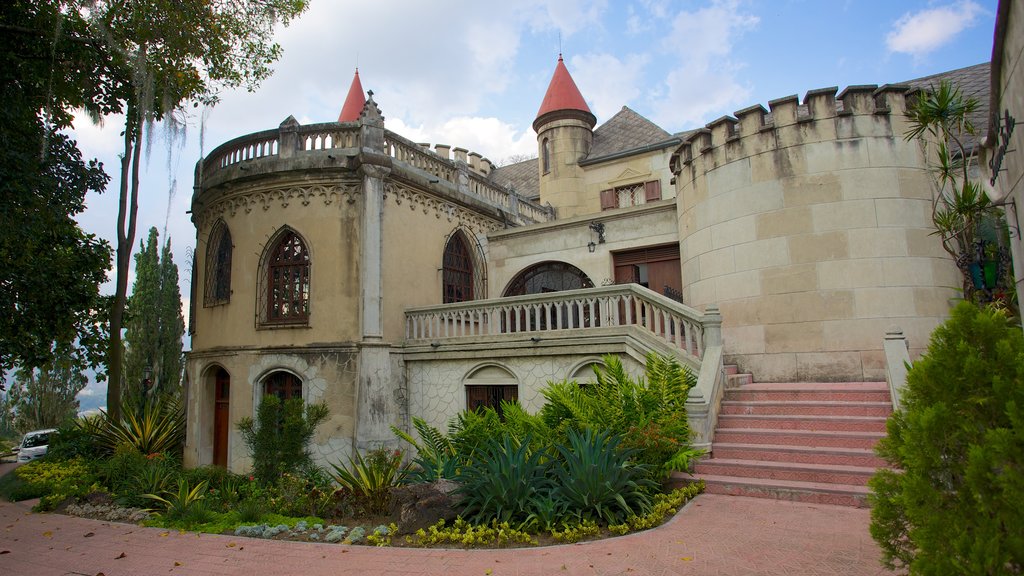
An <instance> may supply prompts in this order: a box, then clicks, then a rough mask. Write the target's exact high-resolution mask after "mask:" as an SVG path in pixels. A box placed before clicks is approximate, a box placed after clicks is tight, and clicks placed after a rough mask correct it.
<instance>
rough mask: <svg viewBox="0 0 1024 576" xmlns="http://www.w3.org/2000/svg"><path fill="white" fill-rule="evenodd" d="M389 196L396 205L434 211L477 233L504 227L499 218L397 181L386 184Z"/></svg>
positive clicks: (435, 214)
mask: <svg viewBox="0 0 1024 576" xmlns="http://www.w3.org/2000/svg"><path fill="white" fill-rule="evenodd" d="M388 198H391V199H392V200H393V201H394V203H395V206H407V207H408V208H409V210H412V211H416V210H420V211H422V212H423V213H424V214H431V213H433V214H434V217H435V218H438V219H440V218H445V219H446V220H448V221H449V222H458V223H460V224H462V225H463V226H465V227H467V228H469V229H470V230H472V231H473V232H475V233H477V234H486V233H488V232H493V231H495V230H501V229H502V228H503V227H504V226H503V224H502V223H501V222H499V221H497V220H494V219H491V218H486V217H484V216H481V215H480V214H478V213H476V212H473V211H471V210H467V209H466V208H463V207H462V206H459V205H458V204H454V203H452V202H445V201H444V200H441V199H440V198H437V197H435V196H432V195H430V194H426V193H424V192H421V191H419V190H415V189H413V188H410V187H408V186H403V185H402V184H398V183H395V182H387V183H386V184H385V185H384V200H387V199H388Z"/></svg>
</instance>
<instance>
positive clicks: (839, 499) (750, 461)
mask: <svg viewBox="0 0 1024 576" xmlns="http://www.w3.org/2000/svg"><path fill="white" fill-rule="evenodd" d="M727 373H728V374H729V376H728V378H729V380H728V384H729V385H730V388H729V389H727V390H726V391H725V397H724V398H723V400H722V406H721V411H720V412H719V416H718V427H717V428H716V429H715V437H714V441H713V443H712V446H711V450H712V451H711V457H710V458H705V459H703V460H701V461H700V462H699V463H698V464H697V465H696V469H695V471H694V474H695V476H696V478H699V479H703V480H704V482H705V484H706V486H707V492H709V493H713V494H732V495H738V496H754V497H759V498H775V499H780V500H796V501H800V502H814V503H819V504H840V505H845V506H858V507H864V506H866V505H867V493H868V488H867V481H868V479H869V478H870V477H871V476H872V475H873V474H874V473H875V470H876V469H877V468H878V467H880V466H883V465H884V464H885V462H884V461H883V460H882V459H881V458H878V457H877V456H875V454H874V451H873V448H874V446H875V443H876V442H878V440H879V439H880V438H882V437H883V436H884V435H885V420H886V418H887V417H888V416H889V414H890V413H891V412H892V404H891V402H890V399H889V388H888V385H887V384H886V383H885V382H840V383H787V384H779V383H754V382H752V378H750V375H749V374H736V373H735V368H734V367H727ZM733 386H735V387H733Z"/></svg>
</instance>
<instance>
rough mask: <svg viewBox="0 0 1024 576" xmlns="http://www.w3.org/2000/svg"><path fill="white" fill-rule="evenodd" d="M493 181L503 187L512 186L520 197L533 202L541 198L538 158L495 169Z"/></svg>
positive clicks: (492, 173) (492, 174)
mask: <svg viewBox="0 0 1024 576" xmlns="http://www.w3.org/2000/svg"><path fill="white" fill-rule="evenodd" d="M491 181H493V182H495V183H497V184H500V185H502V186H511V187H512V188H513V189H515V191H516V192H518V193H519V194H520V195H522V196H525V197H527V198H529V199H531V200H536V199H537V198H539V197H540V172H539V169H538V168H537V159H536V158H530V159H529V160H523V161H522V162H516V163H515V164H508V165H506V166H502V167H500V168H495V169H494V172H491Z"/></svg>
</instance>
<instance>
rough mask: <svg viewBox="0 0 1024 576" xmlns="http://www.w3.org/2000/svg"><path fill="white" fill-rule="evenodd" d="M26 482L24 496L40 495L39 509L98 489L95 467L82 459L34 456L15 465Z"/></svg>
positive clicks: (38, 496) (18, 474)
mask: <svg viewBox="0 0 1024 576" xmlns="http://www.w3.org/2000/svg"><path fill="white" fill-rule="evenodd" d="M14 474H16V475H17V476H18V479H19V480H20V481H21V482H22V483H24V487H23V488H22V492H21V493H20V496H22V497H24V498H40V501H39V505H38V506H37V507H36V508H37V509H38V510H52V509H53V508H54V507H55V506H57V505H58V504H60V503H61V502H63V501H65V500H67V499H68V498H80V497H82V496H85V495H86V494H90V493H92V492H95V491H98V490H99V489H100V485H99V483H97V481H96V474H95V471H94V470H93V469H92V468H91V467H90V466H89V464H88V463H87V462H86V461H85V460H83V459H81V458H74V459H72V460H48V459H42V460H33V461H32V462H29V463H27V464H24V465H22V466H20V467H18V468H17V469H15V471H14Z"/></svg>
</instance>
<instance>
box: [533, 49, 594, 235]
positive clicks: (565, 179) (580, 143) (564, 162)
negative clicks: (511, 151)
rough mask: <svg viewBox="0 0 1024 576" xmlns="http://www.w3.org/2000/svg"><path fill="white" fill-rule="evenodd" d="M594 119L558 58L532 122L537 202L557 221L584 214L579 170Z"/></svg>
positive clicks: (588, 147) (588, 143)
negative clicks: (551, 211)
mask: <svg viewBox="0 0 1024 576" xmlns="http://www.w3.org/2000/svg"><path fill="white" fill-rule="evenodd" d="M595 124H597V118H596V117H595V116H594V114H593V113H592V112H591V111H590V108H589V107H588V106H587V102H586V100H584V99H583V95H582V94H580V90H579V88H577V87H576V82H574V81H573V79H572V76H570V75H569V70H567V69H566V67H565V63H564V62H563V61H562V55H561V54H559V55H558V64H557V65H556V66H555V73H554V74H553V75H552V76H551V83H550V84H548V91H547V93H545V94H544V100H543V101H542V102H541V104H540V110H538V111H537V118H536V120H534V121H533V129H534V131H536V132H537V157H538V162H537V169H538V170H539V171H540V201H541V202H542V203H543V202H546V203H549V204H551V206H553V207H554V208H555V211H556V214H557V216H558V217H559V218H566V217H570V216H575V215H577V214H582V213H583V212H585V209H584V205H585V203H584V201H583V193H584V186H583V169H582V168H581V167H580V165H579V162H580V160H583V159H584V158H586V157H587V155H588V154H589V153H590V144H591V140H592V139H593V136H594V132H593V130H594V125H595Z"/></svg>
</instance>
